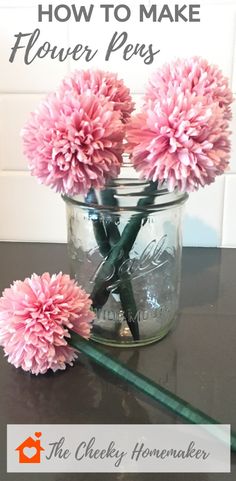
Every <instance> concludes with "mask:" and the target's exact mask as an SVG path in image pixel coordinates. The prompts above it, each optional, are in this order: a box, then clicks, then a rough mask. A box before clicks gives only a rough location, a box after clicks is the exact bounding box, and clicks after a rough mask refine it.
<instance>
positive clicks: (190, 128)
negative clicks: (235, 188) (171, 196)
mask: <svg viewBox="0 0 236 481" xmlns="http://www.w3.org/2000/svg"><path fill="white" fill-rule="evenodd" d="M203 63H204V61H203ZM202 65H203V64H202V62H201V60H199V65H198V60H197V59H194V60H189V61H188V62H187V61H185V60H184V61H183V62H182V63H181V61H177V62H176V64H171V65H170V66H169V67H168V66H165V67H164V69H163V70H160V71H159V72H158V73H157V74H156V76H155V77H154V80H152V81H151V84H150V85H149V88H148V92H147V94H146V103H145V105H144V107H143V111H142V113H141V114H138V115H136V116H134V118H133V119H132V120H131V122H130V125H129V127H128V143H129V146H128V149H129V151H130V153H131V154H132V160H133V164H134V167H135V168H136V169H137V171H138V172H140V174H141V177H142V178H145V179H149V180H153V181H158V182H159V184H163V183H166V184H167V187H168V189H169V190H170V191H173V190H174V189H175V188H177V189H178V190H180V191H187V192H192V191H194V190H197V189H198V188H199V186H202V187H203V186H205V185H206V184H211V183H212V182H214V180H215V177H216V176H217V175H220V174H222V173H223V172H224V171H225V169H226V168H227V166H228V162H229V157H230V156H229V153H230V141H229V134H230V132H229V124H228V120H229V118H230V103H231V101H232V96H231V93H230V91H229V90H228V88H226V85H225V83H224V81H222V77H220V74H218V76H217V74H216V79H215V81H216V82H217V79H219V84H214V88H213V87H212V88H211V87H210V86H211V85H212V82H213V77H214V75H213V71H212V69H211V68H210V67H209V72H207V69H206V71H205V72H204V74H202V76H201V75H200V73H199V72H201V68H202ZM191 66H193V72H192V70H191V68H190V67H191ZM187 67H188V68H187ZM187 74H188V77H187V78H186V77H184V75H187ZM208 75H209V77H208ZM198 81H199V83H198Z"/></svg>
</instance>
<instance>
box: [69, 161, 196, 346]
mask: <svg viewBox="0 0 236 481" xmlns="http://www.w3.org/2000/svg"><path fill="white" fill-rule="evenodd" d="M136 175H137V174H136ZM187 197H188V196H187V194H183V193H179V192H176V191H175V192H173V193H169V192H168V191H167V189H166V188H164V187H163V188H161V189H160V188H157V185H156V183H153V182H147V181H141V180H139V179H137V178H135V173H134V171H133V170H132V168H131V167H130V166H129V165H128V164H126V165H124V167H123V168H122V172H121V175H120V177H119V178H118V179H116V180H113V181H110V182H109V183H108V184H107V185H106V188H105V189H104V190H102V191H94V190H91V191H90V192H89V193H88V195H87V196H86V198H84V197H83V196H76V197H73V198H71V197H67V196H64V197H63V198H64V200H65V202H66V207H67V221H68V251H69V259H70V267H71V274H72V276H73V277H75V279H76V280H77V282H78V283H79V285H81V286H82V287H83V288H84V289H85V290H86V291H87V292H88V293H90V295H91V298H92V301H93V309H94V311H95V313H96V318H95V321H94V323H93V329H92V336H91V337H92V339H93V340H94V341H97V342H100V343H103V344H108V345H117V346H135V345H145V344H149V343H152V342H155V341H158V340H159V339H161V338H163V337H164V336H165V335H166V334H167V333H168V331H169V330H170V329H171V327H172V326H173V324H174V322H175V319H176V315H177V312H178V304H179V293H180V274H181V252H182V228H181V227H182V226H181V224H182V222H181V221H182V206H183V204H184V202H185V201H186V199H187Z"/></svg>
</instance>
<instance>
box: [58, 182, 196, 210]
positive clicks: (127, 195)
mask: <svg viewBox="0 0 236 481" xmlns="http://www.w3.org/2000/svg"><path fill="white" fill-rule="evenodd" d="M135 180H136V179H133V178H123V179H115V181H114V180H113V181H111V182H110V183H109V184H107V186H106V189H103V190H101V191H95V193H96V195H97V197H98V198H100V196H101V194H103V193H104V192H106V193H107V192H109V191H110V192H112V193H113V195H114V199H115V200H116V201H117V205H111V204H109V203H104V201H103V200H102V201H101V202H98V203H97V202H86V200H85V198H84V197H83V196H82V195H77V196H69V195H66V194H63V195H62V198H63V200H64V201H65V203H66V204H73V205H76V206H78V207H80V208H84V209H86V210H88V209H91V210H94V209H96V210H98V211H100V212H101V211H108V210H109V211H111V212H114V213H115V212H120V211H133V212H147V211H148V212H149V213H151V212H156V211H161V210H166V209H170V208H175V207H179V206H180V205H182V204H184V203H185V202H186V201H187V199H188V197H189V195H188V193H187V192H179V191H178V190H175V191H173V192H169V191H168V189H167V188H166V187H162V188H158V189H156V190H155V191H153V192H152V193H148V194H147V193H145V192H144V188H146V187H147V186H148V185H150V182H147V181H141V182H140V181H139V182H135ZM139 187H141V188H142V190H141V191H140V190H137V188H139ZM132 189H133V191H132ZM114 191H115V193H114ZM147 198H150V199H151V202H149V203H148V204H147V205H145V206H141V205H138V200H140V199H147ZM131 199H132V202H131ZM135 199H136V205H135ZM133 201H134V202H133Z"/></svg>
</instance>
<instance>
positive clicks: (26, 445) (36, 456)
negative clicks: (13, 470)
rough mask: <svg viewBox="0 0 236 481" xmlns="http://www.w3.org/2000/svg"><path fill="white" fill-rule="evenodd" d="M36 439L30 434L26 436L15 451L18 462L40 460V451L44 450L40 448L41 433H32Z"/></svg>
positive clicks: (36, 462) (37, 461) (31, 462)
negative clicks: (17, 455)
mask: <svg viewBox="0 0 236 481" xmlns="http://www.w3.org/2000/svg"><path fill="white" fill-rule="evenodd" d="M34 434H35V437H36V438H37V439H33V438H32V437H31V436H30V437H29V438H27V439H26V440H25V441H24V442H23V443H22V444H20V446H18V448H16V451H18V452H19V463H20V464H23V463H26V464H33V463H35V464H39V463H40V462H41V451H45V450H44V448H42V446H41V443H40V439H39V438H41V436H42V433H34Z"/></svg>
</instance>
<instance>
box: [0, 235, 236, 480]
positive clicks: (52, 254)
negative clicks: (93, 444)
mask: <svg viewBox="0 0 236 481" xmlns="http://www.w3.org/2000/svg"><path fill="white" fill-rule="evenodd" d="M0 266H1V267H0V269H1V270H0V291H1V292H2V290H3V289H4V288H5V287H8V285H9V284H10V283H11V282H12V281H13V280H15V279H24V278H25V277H26V276H29V275H31V274H32V273H33V272H37V273H38V274H41V273H43V272H45V271H49V272H50V273H54V272H58V271H60V270H62V271H63V272H65V273H66V272H68V265H67V254H66V246H65V245H56V244H55V245H52V244H51V245H49V244H20V243H18V244H14V243H11V244H10V243H1V244H0ZM106 350H107V351H109V352H110V353H112V355H113V356H115V357H117V358H119V359H120V360H122V361H124V362H126V363H127V364H128V365H129V366H130V367H132V368H133V369H136V370H137V371H139V372H141V373H143V374H145V375H147V376H149V377H150V378H151V379H153V380H155V381H157V382H159V383H161V384H162V385H163V386H165V387H167V388H168V389H170V390H172V391H173V392H174V393H176V394H177V395H179V396H181V397H182V398H184V399H185V400H186V401H189V402H191V403H193V404H194V406H195V407H198V408H199V409H201V410H203V411H205V412H206V413H207V414H208V415H210V416H212V417H215V418H217V419H218V420H219V421H220V422H222V423H225V424H231V425H232V427H233V428H234V429H236V369H235V366H236V250H231V249H229V250H226V249H218V250H217V249H195V248H194V249H193V248H186V249H184V255H183V271H182V292H181V307H180V315H179V320H178V323H177V326H176V327H175V329H174V330H173V331H172V332H171V333H170V334H169V335H168V336H167V337H166V338H165V339H164V340H162V341H160V342H159V343H156V344H153V345H151V346H147V347H143V348H139V349H137V348H134V349H125V350H122V349H117V348H113V349H112V348H106ZM0 390H1V391H0V392H1V394H0V423H1V431H0V433H1V434H0V443H1V444H0V481H40V480H43V481H44V480H45V481H76V480H77V481H84V480H85V481H115V480H117V481H126V480H127V481H139V480H140V481H182V480H183V481H213V480H214V481H230V480H232V481H236V455H235V454H234V455H232V472H231V474H225V475H224V474H218V475H217V474H123V475H118V474H94V475H92V474H43V475H42V474H41V475H40V474H34V475H33V474H29V475H26V474H22V475H16V474H8V475H7V474H6V452H5V451H6V425H7V424H37V423H39V424H40V423H41V424H53V423H56V424H70V423H72V424H73V423H75V424H79V423H89V424H93V423H94V424H96V423H111V424H112V423H113V424H116V423H120V424H125V423H131V424H133V423H139V424H142V423H176V422H181V420H180V419H179V418H177V417H175V416H174V415H171V414H170V413H169V412H168V411H166V410H164V409H162V408H159V407H158V406H157V405H156V404H155V405H154V403H151V402H150V401H149V400H147V399H146V398H145V397H144V396H142V395H141V394H139V393H137V392H135V391H132V389H131V388H130V387H129V386H127V384H123V383H122V382H121V381H119V380H117V379H115V378H114V377H113V376H112V375H111V374H109V373H107V372H105V371H104V370H103V369H102V368H98V367H97V366H95V365H93V364H92V363H90V362H89V361H88V360H86V359H84V358H83V357H82V356H81V357H80V359H79V361H78V362H77V365H76V366H75V367H74V368H70V369H67V371H66V372H63V373H56V374H54V375H53V374H47V375H46V376H39V377H35V376H31V375H30V374H27V373H24V372H23V371H22V370H20V369H18V370H16V369H15V368H14V367H13V366H10V365H9V364H8V363H7V361H6V359H4V358H3V356H2V352H1V355H0Z"/></svg>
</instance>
